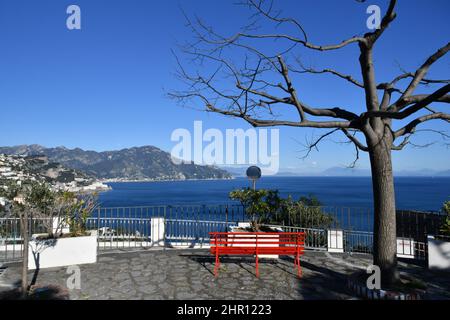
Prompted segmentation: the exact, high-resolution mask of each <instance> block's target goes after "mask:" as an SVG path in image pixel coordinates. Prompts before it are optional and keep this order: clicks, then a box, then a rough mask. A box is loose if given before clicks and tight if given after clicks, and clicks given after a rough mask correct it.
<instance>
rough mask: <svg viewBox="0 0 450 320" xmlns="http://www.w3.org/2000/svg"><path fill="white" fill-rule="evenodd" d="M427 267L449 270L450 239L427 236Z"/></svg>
mask: <svg viewBox="0 0 450 320" xmlns="http://www.w3.org/2000/svg"><path fill="white" fill-rule="evenodd" d="M428 268H429V269H438V270H447V271H450V241H443V240H437V239H435V238H434V237H433V236H428Z"/></svg>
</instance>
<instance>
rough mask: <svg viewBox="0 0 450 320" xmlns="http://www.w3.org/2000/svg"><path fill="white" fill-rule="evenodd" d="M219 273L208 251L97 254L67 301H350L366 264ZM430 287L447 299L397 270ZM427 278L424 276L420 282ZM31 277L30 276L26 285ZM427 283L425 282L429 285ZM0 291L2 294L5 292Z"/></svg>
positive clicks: (250, 265) (355, 260)
mask: <svg viewBox="0 0 450 320" xmlns="http://www.w3.org/2000/svg"><path fill="white" fill-rule="evenodd" d="M221 261H222V264H221V270H220V273H219V276H218V277H217V278H215V277H214V275H213V273H212V272H213V268H214V258H213V257H211V255H210V254H209V252H208V251H207V250H200V249H197V250H192V249H190V250H175V249H168V250H165V251H163V250H148V251H138V252H120V253H118V252H115V253H102V254H101V255H99V258H98V262H97V263H96V264H89V265H80V270H81V289H74V290H70V298H71V299H76V300H84V299H89V300H92V299H202V300H203V299H269V300H272V299H307V300H311V299H354V298H355V297H354V296H353V295H352V294H351V293H350V292H349V291H348V290H347V289H346V280H347V275H348V274H350V273H352V272H354V271H356V270H357V267H355V266H354V265H359V266H367V265H368V264H370V262H371V256H368V255H353V256H350V255H346V254H333V255H330V254H328V253H324V252H306V253H305V255H304V256H303V257H302V259H301V264H302V268H303V277H302V278H301V279H298V278H297V277H296V273H295V270H294V265H293V262H292V260H291V259H288V258H286V260H284V259H279V260H276V261H270V260H266V261H263V262H262V263H260V278H256V277H255V263H254V259H252V258H251V257H248V258H246V257H235V258H226V257H224V258H221ZM402 269H405V270H406V269H407V270H409V271H408V273H412V274H415V275H417V276H419V277H421V280H423V281H426V282H427V283H428V284H429V288H431V289H432V290H431V291H432V295H433V296H431V297H432V298H447V299H449V298H450V296H449V295H446V293H445V291H446V290H447V291H449V288H450V276H448V274H447V275H443V276H442V275H439V277H438V276H436V274H435V273H428V272H424V269H423V268H422V267H419V266H412V265H405V264H401V270H402ZM425 274H426V276H425ZM19 275H20V265H19V264H17V263H15V264H10V265H7V268H6V270H5V271H4V272H3V274H2V275H1V276H0V291H1V290H2V287H3V288H6V287H7V286H8V285H12V284H15V283H18V281H19ZM32 277H33V272H30V279H31V278H32ZM69 277H70V274H68V273H67V268H52V269H45V270H40V272H39V274H38V276H37V281H36V284H38V285H39V284H42V285H44V284H45V285H47V284H56V285H61V286H64V287H66V286H67V284H66V282H67V279H68V278H69ZM428 281H430V282H428ZM4 290H5V289H4Z"/></svg>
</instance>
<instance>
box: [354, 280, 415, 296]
mask: <svg viewBox="0 0 450 320" xmlns="http://www.w3.org/2000/svg"><path fill="white" fill-rule="evenodd" d="M354 278H355V277H354V276H350V277H349V278H348V280H347V287H348V288H349V289H350V290H351V291H352V292H353V293H356V294H357V295H358V296H360V297H362V298H364V299H369V300H422V299H423V293H421V292H418V291H416V292H414V293H400V292H398V291H390V290H382V289H380V290H378V289H369V288H367V286H365V285H361V283H360V282H358V281H357V280H355V279H354Z"/></svg>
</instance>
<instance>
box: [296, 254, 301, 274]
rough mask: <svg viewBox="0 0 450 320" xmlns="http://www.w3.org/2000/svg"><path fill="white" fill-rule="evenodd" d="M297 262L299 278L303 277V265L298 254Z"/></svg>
mask: <svg viewBox="0 0 450 320" xmlns="http://www.w3.org/2000/svg"><path fill="white" fill-rule="evenodd" d="M295 264H296V266H297V276H298V277H299V278H301V277H302V267H301V266H300V255H297V256H296V257H295Z"/></svg>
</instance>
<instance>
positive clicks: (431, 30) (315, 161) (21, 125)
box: [0, 0, 450, 172]
mask: <svg viewBox="0 0 450 320" xmlns="http://www.w3.org/2000/svg"><path fill="white" fill-rule="evenodd" d="M234 2H235V1H206V0H198V1H193V0H192V1H144V0H141V1H139V0H131V1H130V0H127V1H124V0H117V1H104V0H95V1H92V0H90V1H84V0H72V1H64V0H54V1H50V0H42V1H21V0H11V1H10V0H0V39H1V43H2V45H1V47H2V50H1V51H0V113H1V118H0V119H1V125H0V145H3V146H4V145H18V144H32V143H37V144H41V145H44V146H49V147H51V146H60V145H64V146H66V147H69V148H73V147H80V148H83V149H90V150H112V149H120V148H126V147H131V146H140V145H155V146H157V147H160V148H162V149H164V150H167V151H169V150H170V149H171V148H172V147H173V145H174V143H173V142H171V141H170V135H171V133H172V131H173V130H174V129H176V128H187V129H192V128H193V122H194V121H195V120H203V121H204V126H205V128H218V129H221V130H224V129H226V128H243V129H246V128H248V127H249V126H248V125H247V124H246V123H244V122H243V121H239V120H236V119H227V118H225V117H223V116H220V115H215V114H206V113H203V112H199V111H195V110H191V109H187V108H182V107H180V106H178V105H177V104H176V103H175V102H174V101H173V100H170V99H168V98H167V97H166V95H165V92H166V90H171V89H175V88H178V87H179V83H177V81H176V79H175V77H174V75H173V73H174V71H175V68H176V63H175V61H174V59H173V56H172V55H171V49H174V48H176V46H177V43H179V42H183V41H186V40H189V39H191V37H192V34H191V32H190V31H189V29H187V28H186V26H185V21H184V18H183V15H182V13H181V10H180V7H182V8H183V9H184V10H185V11H186V12H187V14H189V15H192V14H196V15H198V16H200V17H202V18H203V19H204V20H205V21H206V22H208V23H211V24H213V25H215V26H216V27H217V28H218V29H219V30H221V31H223V32H224V33H226V34H232V33H233V32H235V31H236V30H237V26H239V25H242V24H244V23H245V22H246V18H247V16H248V11H247V10H246V9H245V8H242V7H237V6H235V5H233V3H234ZM387 2H388V1H381V0H380V1H369V2H367V4H359V3H357V2H356V1H351V0H348V1H339V2H338V1H332V0H329V1H319V0H317V1H314V2H312V1H294V0H284V1H279V2H278V6H279V7H280V8H281V9H283V8H284V10H285V12H289V13H290V14H291V15H293V16H294V17H296V18H298V19H299V20H300V21H302V23H303V25H304V27H305V28H306V30H307V32H308V34H309V37H310V39H311V41H312V42H316V43H332V42H337V41H341V40H343V39H345V38H348V37H351V36H353V35H355V34H363V33H365V32H367V29H366V26H365V23H366V19H367V17H368V15H367V14H366V12H365V10H366V8H367V5H369V4H378V5H380V7H381V8H382V10H383V11H384V10H385V9H386V5H387ZM70 4H76V5H79V6H80V8H81V17H82V30H72V31H71V30H68V29H67V28H66V18H67V16H68V15H67V14H66V8H67V7H68V6H69V5H70ZM448 12H450V2H449V1H446V0H434V1H425V0H411V1H399V4H398V8H397V13H398V18H397V19H396V21H394V23H393V24H392V26H391V27H390V28H389V29H388V30H387V31H386V33H385V34H384V35H383V37H382V38H381V40H380V41H379V43H378V44H377V47H376V50H375V60H374V63H375V67H376V68H377V69H376V72H377V74H376V76H377V80H378V81H379V82H381V81H387V80H390V79H392V78H394V77H395V76H396V75H398V74H400V73H401V71H400V70H399V67H398V63H400V65H401V67H402V68H404V69H406V70H408V71H414V70H415V69H416V68H417V67H418V66H419V65H420V64H421V63H422V62H423V61H424V59H425V58H426V57H428V56H429V55H430V54H432V53H433V52H434V51H435V50H436V49H437V48H439V47H441V46H443V45H444V44H445V43H447V42H448V35H449V30H450V28H449V27H450V20H449V19H448V16H447V14H448ZM269 49H274V50H275V49H276V48H275V47H273V48H269ZM357 54H358V52H357V47H356V46H351V47H349V48H348V49H345V50H343V51H342V52H341V51H339V52H337V51H336V52H330V53H326V54H325V55H323V56H318V55H317V54H312V53H310V52H308V51H307V50H306V49H301V51H300V55H301V56H302V58H304V59H305V61H306V62H307V63H308V64H312V65H314V66H316V67H317V68H324V67H334V68H336V69H338V70H340V71H342V72H345V73H350V74H352V75H353V76H354V77H356V78H358V79H360V73H359V70H358V64H357V56H358V55H357ZM448 75H449V57H446V58H445V59H442V61H439V62H438V63H436V64H435V65H434V66H433V68H432V70H431V71H430V77H435V78H448ZM296 83H297V85H298V88H299V90H301V92H302V96H303V99H304V101H306V102H307V103H310V104H313V105H343V106H347V107H348V108H350V109H351V110H352V111H357V112H361V111H362V108H363V101H364V98H363V95H362V91H361V89H358V88H353V87H352V86H351V85H349V84H347V83H346V82H345V81H342V80H336V79H334V78H331V77H328V76H322V75H317V76H308V77H299V78H298V79H296ZM431 89H432V88H429V89H427V88H425V89H421V90H422V91H420V92H429V90H431ZM427 90H428V91H427ZM423 128H433V129H439V130H446V131H448V124H445V123H444V122H430V123H428V124H426V125H424V126H423ZM280 129H281V130H280V139H281V141H280V153H281V154H280V161H281V167H282V168H284V169H289V170H292V171H300V172H315V171H320V170H323V169H326V168H328V167H333V166H343V165H347V164H349V163H350V162H351V161H352V160H353V157H354V149H353V147H351V146H343V145H341V144H336V143H334V142H333V141H325V142H324V143H323V144H322V145H321V146H320V152H313V153H312V154H311V155H310V157H309V158H308V159H306V160H301V159H300V157H301V156H302V153H301V152H299V151H301V150H302V149H303V147H302V146H301V145H300V144H299V141H300V142H304V141H305V137H311V136H312V135H316V136H317V135H319V134H320V133H321V132H322V131H320V130H317V129H315V130H314V129H297V128H280ZM334 140H342V137H341V136H339V135H337V136H336V137H335V138H334ZM440 140H441V139H440V138H439V136H436V135H434V134H430V133H423V134H421V136H420V137H417V138H415V139H414V140H413V141H415V142H416V143H424V142H428V141H438V142H437V143H436V144H434V145H432V146H431V147H428V148H426V149H417V148H413V147H409V148H407V149H406V150H404V151H402V152H394V167H395V169H396V170H415V169H420V168H434V169H437V170H446V169H450V165H449V163H450V161H449V159H450V157H449V155H450V149H449V148H447V147H445V146H443V145H442V142H441V141H440ZM358 167H360V168H369V162H368V159H367V156H366V155H365V154H362V155H361V160H360V162H359V164H358Z"/></svg>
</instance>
